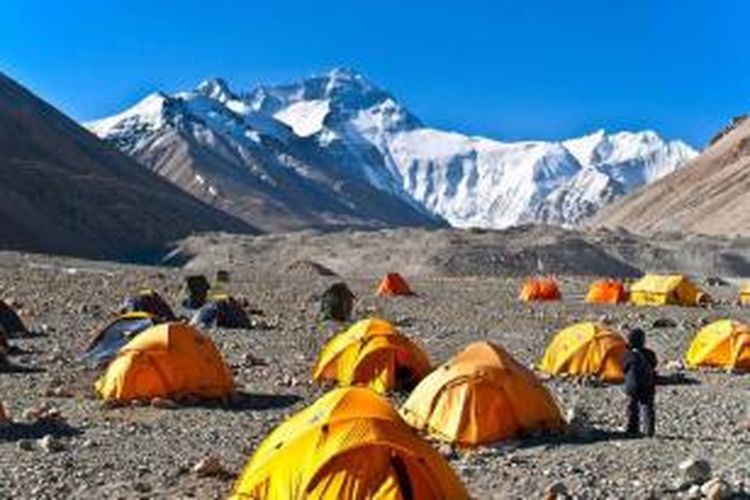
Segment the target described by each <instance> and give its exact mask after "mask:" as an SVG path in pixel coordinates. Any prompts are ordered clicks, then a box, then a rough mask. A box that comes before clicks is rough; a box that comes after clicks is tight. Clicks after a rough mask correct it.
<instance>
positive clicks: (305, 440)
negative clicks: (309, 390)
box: [232, 387, 468, 500]
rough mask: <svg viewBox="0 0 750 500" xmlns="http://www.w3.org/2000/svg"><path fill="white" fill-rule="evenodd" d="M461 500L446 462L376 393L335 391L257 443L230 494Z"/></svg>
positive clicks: (282, 499)
mask: <svg viewBox="0 0 750 500" xmlns="http://www.w3.org/2000/svg"><path fill="white" fill-rule="evenodd" d="M407 490H411V493H412V498H419V499H427V500H429V499H454V498H455V499H464V498H468V496H467V493H466V490H465V489H464V487H463V485H462V484H461V482H460V480H459V479H458V477H457V476H456V474H455V473H454V472H453V470H452V469H451V467H450V466H449V465H448V463H447V462H446V461H445V460H444V459H443V457H441V456H440V455H439V454H438V453H437V452H436V451H435V450H434V449H433V448H432V447H431V446H430V445H429V444H428V443H427V442H426V441H424V440H423V439H422V438H420V437H419V436H417V435H416V434H415V433H414V432H413V431H412V430H411V429H410V428H409V427H408V426H407V425H406V424H405V423H404V422H403V420H401V418H400V417H399V416H398V414H397V413H396V412H395V411H394V410H393V408H392V407H391V405H390V404H389V403H388V401H387V400H386V399H384V398H382V397H381V396H378V395H377V394H376V393H374V392H373V391H371V390H369V389H366V388H361V387H356V388H339V389H335V390H333V391H331V392H329V393H327V394H325V395H324V396H323V397H321V398H320V399H318V400H317V401H316V402H315V403H313V404H312V405H311V406H309V407H308V408H306V409H304V410H302V411H300V412H299V413H297V414H296V415H293V416H292V417H291V418H289V419H288V420H287V421H285V422H284V423H282V424H281V425H279V426H278V427H277V428H276V429H275V430H273V431H272V432H271V434H270V435H269V436H268V437H267V438H266V439H265V440H264V441H263V442H262V443H261V444H260V446H259V447H258V448H257V450H256V451H255V453H254V454H253V456H252V458H251V459H250V460H249V462H248V463H247V465H246V466H245V469H244V470H243V471H242V473H241V475H240V477H239V478H238V479H237V482H236V483H235V486H234V491H233V494H232V498H234V499H241V498H253V499H267V500H287V499H301V498H311V499H313V498H314V499H338V498H346V499H354V500H357V499H361V500H365V499H384V500H385V499H388V500H391V499H392V500H400V499H402V498H406V497H407V496H408V495H407V493H408V491H407Z"/></svg>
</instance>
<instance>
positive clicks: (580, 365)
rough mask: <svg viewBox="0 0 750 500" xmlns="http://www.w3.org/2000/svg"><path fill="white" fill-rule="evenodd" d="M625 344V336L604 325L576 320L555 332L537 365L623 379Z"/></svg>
mask: <svg viewBox="0 0 750 500" xmlns="http://www.w3.org/2000/svg"><path fill="white" fill-rule="evenodd" d="M627 348H628V347H627V343H626V341H625V339H624V338H623V337H622V336H621V335H619V334H617V333H615V332H613V331H612V330H610V329H609V328H608V327H606V326H604V325H601V324H599V323H591V322H583V323H576V324H574V325H572V326H569V327H567V328H565V329H563V330H561V331H560V332H558V333H557V335H555V337H554V338H553V339H552V342H550V344H549V346H548V347H547V350H546V352H545V353H544V357H543V358H542V361H541V363H540V365H539V369H540V370H541V371H543V372H545V373H548V374H550V375H572V376H576V377H587V376H590V377H596V378H598V379H600V380H602V381H604V382H622V380H623V372H622V356H623V354H625V351H626V350H627Z"/></svg>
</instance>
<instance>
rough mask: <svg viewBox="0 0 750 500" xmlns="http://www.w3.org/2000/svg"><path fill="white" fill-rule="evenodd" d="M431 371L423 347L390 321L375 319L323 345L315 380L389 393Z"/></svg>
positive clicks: (413, 383)
mask: <svg viewBox="0 0 750 500" xmlns="http://www.w3.org/2000/svg"><path fill="white" fill-rule="evenodd" d="M429 371H430V360H429V359H428V357H427V354H425V353H424V351H422V349H420V348H419V347H418V346H417V345H416V344H415V343H414V342H412V341H411V340H409V339H408V338H407V337H405V336H404V335H402V334H401V333H399V332H398V330H396V328H395V327H394V326H393V325H392V324H391V323H389V322H388V321H385V320H382V319H376V318H372V319H366V320H362V321H358V322H357V323H354V324H353V325H352V326H351V327H349V329H347V330H346V331H344V332H342V333H340V334H338V335H336V336H335V337H333V338H332V339H331V340H330V341H329V342H328V343H327V344H326V345H325V346H324V347H323V349H322V350H321V352H320V355H319V356H318V360H317V362H316V363H315V367H314V368H313V380H314V381H316V382H326V381H327V382H336V383H338V384H339V385H344V386H347V385H365V386H368V387H370V388H372V389H374V390H376V391H378V392H386V391H390V390H400V389H406V388H410V387H413V386H414V385H415V384H416V383H417V382H419V381H420V380H421V379H422V378H423V377H424V376H425V375H427V374H428V373H429Z"/></svg>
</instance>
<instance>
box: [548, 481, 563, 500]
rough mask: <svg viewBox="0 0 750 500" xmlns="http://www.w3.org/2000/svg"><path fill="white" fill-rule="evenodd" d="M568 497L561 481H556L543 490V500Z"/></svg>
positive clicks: (557, 499) (556, 499)
mask: <svg viewBox="0 0 750 500" xmlns="http://www.w3.org/2000/svg"><path fill="white" fill-rule="evenodd" d="M567 497H568V488H567V486H565V483H563V482H562V481H556V482H554V483H552V484H550V485H549V486H547V487H546V488H545V489H544V500H559V499H563V498H567Z"/></svg>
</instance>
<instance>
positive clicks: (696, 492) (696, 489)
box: [685, 484, 701, 500]
mask: <svg viewBox="0 0 750 500" xmlns="http://www.w3.org/2000/svg"><path fill="white" fill-rule="evenodd" d="M700 497H701V487H700V486H698V485H697V484H694V485H692V486H691V487H690V489H689V490H688V491H687V495H686V496H685V498H689V499H695V500H697V499H699V498H700Z"/></svg>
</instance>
